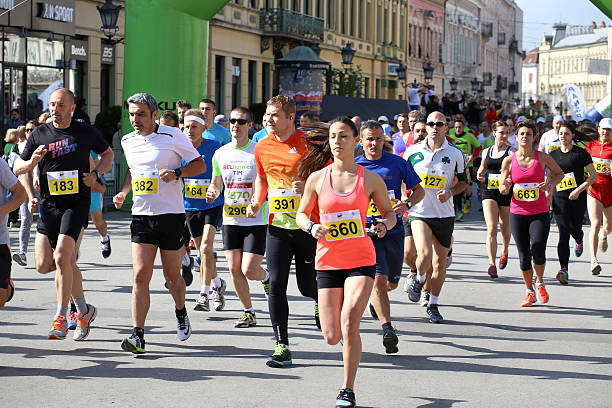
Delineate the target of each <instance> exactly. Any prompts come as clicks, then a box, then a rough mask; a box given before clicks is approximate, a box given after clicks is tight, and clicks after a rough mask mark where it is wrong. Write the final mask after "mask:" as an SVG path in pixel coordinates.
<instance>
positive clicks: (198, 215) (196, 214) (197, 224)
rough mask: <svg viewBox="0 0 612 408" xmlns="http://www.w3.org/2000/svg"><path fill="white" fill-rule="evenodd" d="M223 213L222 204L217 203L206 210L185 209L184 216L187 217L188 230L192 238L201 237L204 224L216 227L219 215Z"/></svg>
mask: <svg viewBox="0 0 612 408" xmlns="http://www.w3.org/2000/svg"><path fill="white" fill-rule="evenodd" d="M222 214H223V206H222V205H218V206H216V207H213V208H209V209H208V210H202V211H185V217H187V226H188V227H189V232H191V236H192V237H194V238H198V237H201V236H202V234H203V233H204V226H205V225H206V224H208V225H212V226H213V227H215V228H217V226H218V225H219V221H220V220H221V215H222Z"/></svg>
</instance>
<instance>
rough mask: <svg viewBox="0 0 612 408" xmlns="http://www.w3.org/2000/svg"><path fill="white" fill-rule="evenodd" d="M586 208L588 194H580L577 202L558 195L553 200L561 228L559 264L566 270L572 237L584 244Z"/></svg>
mask: <svg viewBox="0 0 612 408" xmlns="http://www.w3.org/2000/svg"><path fill="white" fill-rule="evenodd" d="M586 206H587V200H586V193H583V194H580V196H579V197H578V199H576V200H570V199H569V198H565V197H558V196H557V195H555V197H554V198H553V212H554V214H555V221H557V226H558V227H559V243H558V244H557V255H558V256H559V264H561V266H564V267H565V268H567V265H568V263H569V257H570V245H569V240H570V236H572V237H573V238H574V239H575V240H576V242H577V243H579V244H582V242H583V239H584V232H583V231H582V219H583V217H584V211H585V210H586Z"/></svg>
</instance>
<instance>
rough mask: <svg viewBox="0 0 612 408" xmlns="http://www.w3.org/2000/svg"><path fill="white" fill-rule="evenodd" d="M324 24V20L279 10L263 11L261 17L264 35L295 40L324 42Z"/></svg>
mask: <svg viewBox="0 0 612 408" xmlns="http://www.w3.org/2000/svg"><path fill="white" fill-rule="evenodd" d="M324 24H325V22H324V20H323V19H322V18H317V17H312V16H307V15H304V14H301V13H296V12H295V11H291V10H285V9H277V8H264V9H261V16H260V17H259V27H260V28H261V29H262V30H263V32H264V34H268V35H274V36H280V37H289V38H293V39H295V40H307V41H323V31H324Z"/></svg>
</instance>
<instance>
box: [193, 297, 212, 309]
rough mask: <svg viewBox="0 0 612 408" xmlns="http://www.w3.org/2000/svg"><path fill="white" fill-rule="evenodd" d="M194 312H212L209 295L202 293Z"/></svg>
mask: <svg viewBox="0 0 612 408" xmlns="http://www.w3.org/2000/svg"><path fill="white" fill-rule="evenodd" d="M193 310H199V311H200V312H210V302H209V300H208V295H205V294H203V293H200V297H199V298H198V300H196V305H195V307H194V308H193Z"/></svg>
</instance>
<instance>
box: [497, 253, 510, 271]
mask: <svg viewBox="0 0 612 408" xmlns="http://www.w3.org/2000/svg"><path fill="white" fill-rule="evenodd" d="M506 265H508V254H501V256H500V257H499V269H504V268H505V267H506Z"/></svg>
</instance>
